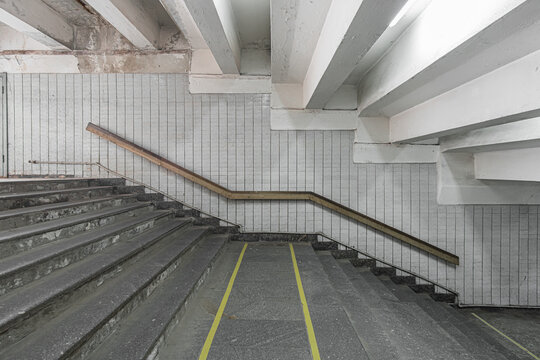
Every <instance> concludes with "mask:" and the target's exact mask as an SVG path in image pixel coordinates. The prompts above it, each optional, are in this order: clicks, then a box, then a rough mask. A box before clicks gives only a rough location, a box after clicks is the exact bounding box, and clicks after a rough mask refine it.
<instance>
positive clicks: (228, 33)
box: [185, 0, 241, 74]
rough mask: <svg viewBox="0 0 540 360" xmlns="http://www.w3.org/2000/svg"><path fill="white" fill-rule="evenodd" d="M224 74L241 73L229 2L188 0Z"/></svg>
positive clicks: (237, 40)
mask: <svg viewBox="0 0 540 360" xmlns="http://www.w3.org/2000/svg"><path fill="white" fill-rule="evenodd" d="M185 3H186V6H187V8H188V10H189V12H190V14H191V16H192V17H193V20H195V23H196V24H197V27H198V28H199V31H200V32H201V34H202V36H203V38H204V40H205V42H206V44H207V45H208V48H210V50H211V51H212V54H213V55H214V58H215V59H216V62H217V63H218V65H219V67H220V68H221V71H222V72H223V73H224V74H238V73H240V58H241V48H240V38H239V36H238V30H237V25H236V19H235V17H234V12H233V9H232V5H231V2H230V0H185Z"/></svg>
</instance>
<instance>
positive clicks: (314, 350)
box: [289, 244, 321, 360]
mask: <svg viewBox="0 0 540 360" xmlns="http://www.w3.org/2000/svg"><path fill="white" fill-rule="evenodd" d="M289 247H290V249H291V257H292V262H293V267H294V276H295V277H296V285H297V286H298V294H299V295H300V302H301V303H302V311H303V312H304V319H305V321H306V328H307V333H308V339H309V345H310V347H311V355H312V356H313V360H321V355H320V354H319V347H318V346H317V339H316V338H315V331H313V324H312V323H311V316H310V315H309V309H308V305H307V300H306V295H305V294H304V288H303V287H302V279H300V272H299V271H298V264H297V263H296V255H294V248H293V245H292V244H289Z"/></svg>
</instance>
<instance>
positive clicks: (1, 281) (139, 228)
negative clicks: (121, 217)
mask: <svg viewBox="0 0 540 360" xmlns="http://www.w3.org/2000/svg"><path fill="white" fill-rule="evenodd" d="M169 219H170V216H163V217H160V218H158V219H152V220H150V221H146V222H143V223H140V224H138V225H136V226H133V227H131V228H128V229H126V230H124V231H122V232H119V233H116V234H111V235H110V236H107V237H105V238H103V239H101V240H98V241H96V242H93V243H91V244H88V245H84V246H81V247H79V248H76V249H73V250H70V251H68V252H66V253H63V254H60V255H58V256H56V257H54V258H51V259H48V260H46V261H44V262H42V263H39V264H36V265H34V266H31V267H28V268H25V269H22V270H21V271H20V272H17V273H15V274H10V275H8V276H4V277H3V278H0V295H3V294H5V293H7V292H9V291H11V290H13V289H16V288H18V287H20V286H24V285H26V284H28V283H30V282H32V281H35V280H37V279H39V278H42V277H43V276H46V275H48V274H50V273H51V272H53V271H55V270H58V269H61V268H64V267H66V266H68V265H70V264H73V263H75V262H77V261H80V260H81V259H84V258H85V257H87V256H89V255H92V254H95V253H97V252H99V251H101V250H103V249H105V248H107V247H109V246H111V245H114V244H116V243H118V242H120V241H125V240H127V239H130V238H132V237H134V236H137V235H138V234H141V233H143V232H144V231H146V230H148V229H151V228H152V227H154V226H159V225H160V224H162V223H164V222H166V221H168V220H169Z"/></svg>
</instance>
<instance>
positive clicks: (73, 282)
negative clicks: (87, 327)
mask: <svg viewBox="0 0 540 360" xmlns="http://www.w3.org/2000/svg"><path fill="white" fill-rule="evenodd" d="M190 223H191V221H190V219H171V220H170V221H169V222H167V223H165V224H162V225H161V226H158V227H155V228H153V229H151V230H148V231H145V232H144V233H142V234H140V235H138V236H135V237H133V238H131V239H129V240H126V241H123V242H120V243H118V244H116V245H114V246H110V247H108V248H107V249H104V250H103V251H101V252H100V253H99V254H95V255H93V256H89V257H87V258H85V259H84V260H81V261H79V262H77V263H75V264H72V265H70V266H68V267H66V268H64V269H60V270H58V271H55V272H54V273H52V274H50V275H49V276H45V277H43V278H42V279H39V280H37V281H35V282H32V283H30V284H28V285H26V286H23V287H21V288H19V289H16V290H13V291H11V292H9V293H8V294H6V295H4V296H2V298H1V299H2V301H1V302H0V349H3V348H6V347H7V346H8V345H9V344H13V343H15V342H17V341H19V340H20V339H21V338H23V337H25V336H27V335H28V334H30V333H32V332H33V331H34V330H36V329H41V327H43V326H44V325H46V324H48V323H49V322H50V321H52V319H53V318H54V317H55V316H56V315H57V314H58V313H60V312H61V311H62V310H64V309H65V308H66V307H67V306H69V305H70V304H73V303H77V302H79V301H82V300H84V299H86V298H87V297H89V296H91V295H92V294H93V293H95V292H96V291H97V290H98V289H102V284H103V283H107V282H108V281H110V280H112V279H114V278H116V277H118V276H119V275H121V274H122V273H123V271H124V270H125V269H126V268H129V267H130V265H132V264H139V261H143V260H141V259H143V258H144V259H146V255H147V251H145V250H146V249H148V250H152V249H153V248H154V245H155V244H156V245H157V243H158V242H159V241H160V240H162V239H166V238H167V237H170V236H172V235H174V234H175V233H176V232H177V231H179V230H183V229H182V228H183V227H185V226H186V225H188V224H190ZM128 285H129V284H128ZM88 315H91V314H88ZM43 334H45V333H39V332H38V334H37V335H36V336H43ZM2 356H3V355H2V353H0V358H3V357H2Z"/></svg>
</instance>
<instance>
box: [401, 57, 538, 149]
mask: <svg viewBox="0 0 540 360" xmlns="http://www.w3.org/2000/svg"><path fill="white" fill-rule="evenodd" d="M539 63H540V51H537V52H534V53H532V54H530V55H527V56H525V57H523V58H521V59H519V60H516V61H514V62H512V63H510V64H508V65H506V66H503V67H501V68H500V69H497V70H495V71H492V72H491V73H489V74H486V75H484V76H482V77H480V78H478V79H475V80H473V81H470V82H468V83H466V84H464V85H462V86H460V87H458V88H456V89H453V90H451V91H448V92H446V93H444V94H442V95H439V96H438V97H435V98H433V99H431V100H428V101H426V102H425V103H423V104H420V105H417V106H415V107H413V108H411V109H409V110H406V111H404V112H402V113H400V114H398V115H395V116H393V117H391V118H390V141H392V142H410V141H418V140H424V139H431V138H435V137H441V136H447V135H451V134H457V133H460V132H466V131H470V130H475V129H480V128H484V127H488V126H493V125H501V124H505V123H510V122H514V121H520V120H525V119H531V118H534V117H540V71H538V64H539Z"/></svg>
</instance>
